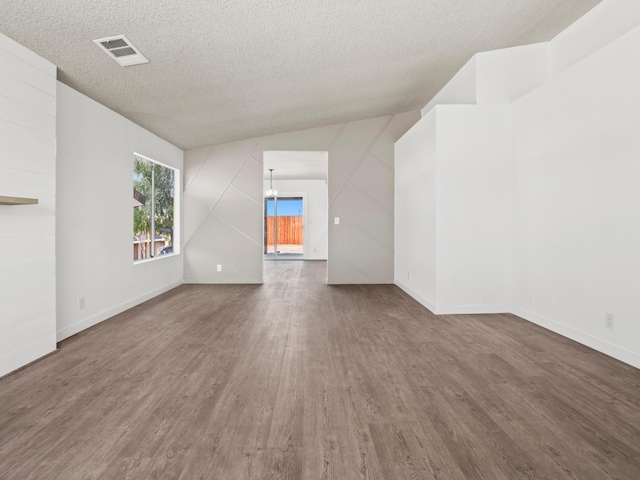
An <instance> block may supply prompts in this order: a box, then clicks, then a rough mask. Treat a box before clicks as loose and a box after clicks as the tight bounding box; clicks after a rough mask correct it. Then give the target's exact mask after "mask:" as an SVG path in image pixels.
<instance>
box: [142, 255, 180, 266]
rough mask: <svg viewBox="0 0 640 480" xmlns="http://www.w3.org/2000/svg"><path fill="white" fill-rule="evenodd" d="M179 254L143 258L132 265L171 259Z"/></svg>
mask: <svg viewBox="0 0 640 480" xmlns="http://www.w3.org/2000/svg"><path fill="white" fill-rule="evenodd" d="M179 255H180V253H166V254H164V255H158V256H157V257H151V258H143V259H142V260H134V262H133V264H134V265H143V264H145V263H151V262H157V261H158V260H162V259H164V258H173V257H177V256H179Z"/></svg>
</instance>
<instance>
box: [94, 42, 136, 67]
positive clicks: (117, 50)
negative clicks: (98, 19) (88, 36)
mask: <svg viewBox="0 0 640 480" xmlns="http://www.w3.org/2000/svg"><path fill="white" fill-rule="evenodd" d="M93 43H95V44H96V45H98V46H99V47H100V48H101V49H102V50H104V51H105V52H106V53H107V55H109V56H110V57H111V58H113V59H114V60H115V61H116V62H118V63H119V64H120V65H122V66H123V67H129V66H131V65H140V64H141V63H149V60H147V59H146V58H145V56H144V55H142V54H141V53H140V50H138V49H137V48H136V47H134V46H133V44H132V43H131V42H130V41H129V40H128V39H127V37H125V36H124V35H118V36H116V37H107V38H101V39H99V40H94V41H93Z"/></svg>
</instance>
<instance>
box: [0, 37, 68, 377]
mask: <svg viewBox="0 0 640 480" xmlns="http://www.w3.org/2000/svg"><path fill="white" fill-rule="evenodd" d="M55 142H56V67H55V66H54V65H53V64H51V63H49V62H48V61H46V60H44V59H42V58H40V57H38V56H37V55H36V54H34V53H33V52H31V51H29V50H28V49H26V48H24V47H22V46H21V45H19V44H18V43H16V42H14V41H13V40H11V39H9V38H7V37H5V36H4V35H2V34H0V196H12V197H29V198H37V199H38V201H39V203H38V205H26V206H3V205H0V376H3V375H5V374H7V373H9V372H11V371H13V370H16V369H17V368H20V367H22V366H24V365H26V364H27V363H29V362H32V361H34V360H36V359H38V358H40V357H42V356H44V355H46V354H48V353H50V352H52V351H54V350H55V348H56V333H55V328H56V298H55V293H56V289H55V279H56V276H55V263H56V257H55V243H56V232H55V216H56V152H55Z"/></svg>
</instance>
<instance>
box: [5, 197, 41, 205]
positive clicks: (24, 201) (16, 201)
mask: <svg viewBox="0 0 640 480" xmlns="http://www.w3.org/2000/svg"><path fill="white" fill-rule="evenodd" d="M37 204H38V199H37V198H24V197H3V196H2V195H0V205H37Z"/></svg>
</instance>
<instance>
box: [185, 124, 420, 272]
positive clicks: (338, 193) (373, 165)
mask: <svg viewBox="0 0 640 480" xmlns="http://www.w3.org/2000/svg"><path fill="white" fill-rule="evenodd" d="M418 118H419V115H418V113H417V112H409V113H404V114H398V115H392V116H385V117H379V118H372V119H367V120H361V121H357V122H349V123H345V124H337V125H330V126H327V127H321V128H314V129H308V130H301V131H297V132H288V133H283V134H279V135H270V136H266V137H259V138H253V139H248V140H242V141H239V142H232V143H227V144H223V145H215V146H210V147H203V148H199V149H195V150H190V151H187V152H185V252H184V253H185V281H187V282H191V283H261V282H262V267H263V237H264V234H263V230H262V222H263V218H262V216H263V206H262V195H263V193H262V187H263V172H262V166H263V158H262V156H263V152H264V151H328V152H329V226H328V230H329V252H328V279H329V280H328V281H329V283H392V282H393V252H394V246H393V211H394V208H393V144H394V142H395V141H396V140H397V139H398V138H400V136H402V134H403V133H404V132H406V131H407V129H408V128H409V127H410V126H411V125H412V124H413V123H415V122H416V121H417V120H418ZM335 217H340V219H341V221H340V224H339V225H335V224H334V223H333V219H334V218H335ZM217 264H221V265H222V272H217V271H216V265H217Z"/></svg>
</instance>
